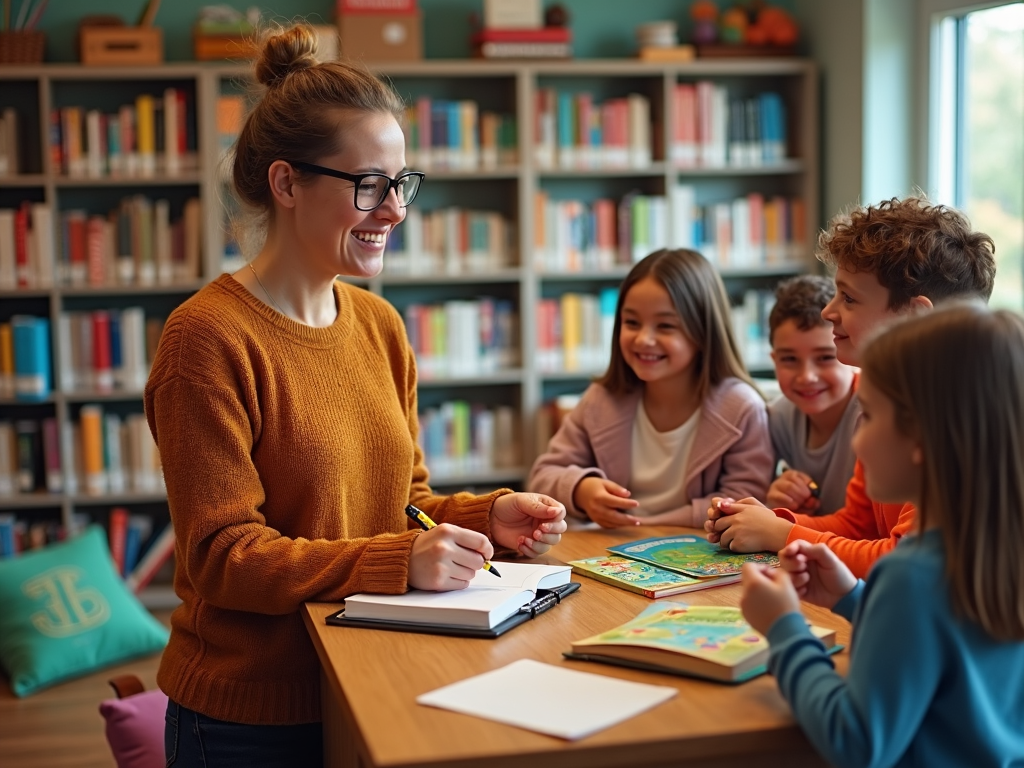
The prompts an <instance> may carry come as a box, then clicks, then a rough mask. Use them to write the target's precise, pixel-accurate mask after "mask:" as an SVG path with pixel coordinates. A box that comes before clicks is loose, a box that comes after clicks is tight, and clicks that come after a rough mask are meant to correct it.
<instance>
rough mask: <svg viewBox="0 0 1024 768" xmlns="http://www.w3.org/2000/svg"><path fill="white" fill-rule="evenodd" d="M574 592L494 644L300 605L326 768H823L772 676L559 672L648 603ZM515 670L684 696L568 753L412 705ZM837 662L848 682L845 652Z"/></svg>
mask: <svg viewBox="0 0 1024 768" xmlns="http://www.w3.org/2000/svg"><path fill="white" fill-rule="evenodd" d="M681 532H683V531H682V530H681V529H679V528H655V527H639V528H632V529H625V528H623V529H617V530H611V531H605V530H598V531H571V532H569V533H568V534H566V535H565V536H564V537H563V539H562V542H561V543H560V544H559V545H558V547H556V548H554V549H553V550H552V551H551V553H550V556H549V557H548V558H545V560H546V561H548V562H555V561H562V562H565V561H567V560H573V559H580V558H583V557H595V556H598V555H600V554H601V553H602V552H603V551H604V548H605V547H607V546H608V545H610V544H616V543H621V542H623V541H629V540H635V539H641V538H646V537H648V536H661V535H675V534H679V533H681ZM573 578H574V580H577V581H580V582H582V584H583V587H582V589H580V590H579V592H577V593H576V594H574V595H572V596H570V597H569V598H567V599H566V601H565V602H564V603H563V604H562V605H560V606H557V607H555V608H553V609H552V610H550V611H548V612H547V613H545V614H543V615H541V616H539V617H538V618H536V619H534V620H533V621H530V622H527V623H526V624H524V625H522V626H520V627H518V628H516V629H515V630H513V631H511V632H509V633H508V634H506V635H504V636H502V637H499V638H497V639H496V640H471V639H465V638H451V637H442V636H437V635H415V634H406V633H401V632H387V631H378V630H368V629H343V628H341V627H331V626H328V625H327V624H325V623H324V617H325V616H327V615H328V614H329V613H331V612H333V611H335V610H337V609H338V608H339V606H338V605H335V604H328V603H307V604H306V606H305V608H306V610H305V611H304V614H303V615H304V618H305V621H306V627H307V629H308V630H309V634H310V636H311V637H312V639H313V643H314V644H315V646H316V649H317V653H318V654H319V656H320V662H321V665H322V667H321V668H322V676H321V683H322V690H323V714H324V748H325V761H324V763H325V766H327V768H339V767H341V766H345V767H346V768H349V767H351V766H374V767H375V768H383V767H384V766H387V767H388V768H392V767H397V766H420V767H426V766H430V767H431V768H433V767H437V766H460V767H465V768H468V767H469V766H479V768H508V767H509V766H530V768H548V767H549V766H550V767H551V768H556V767H557V768H602V767H603V766H627V765H628V766H669V765H695V766H696V765H699V766H715V767H716V768H718V767H719V766H743V768H750V766H752V765H757V766H758V768H766V767H767V766H776V765H777V766H785V767H786V768H794V766H804V765H808V766H810V765H824V763H823V762H822V761H821V759H820V758H818V757H817V755H816V754H815V753H814V751H813V750H812V748H811V746H810V744H809V743H808V741H807V739H806V738H805V737H804V735H803V734H802V733H801V731H800V729H799V727H798V726H797V725H796V724H795V722H794V720H793V718H792V716H791V714H790V711H789V707H788V706H787V705H786V703H785V701H784V700H783V699H782V697H781V696H780V695H779V692H778V690H777V688H776V684H775V679H774V678H773V677H771V676H769V675H764V676H762V677H759V678H757V679H755V680H752V681H750V682H747V683H744V684H742V685H738V686H729V685H722V684H719V683H711V682H704V681H699V680H690V679H686V678H680V677H675V676H671V675H662V674H656V673H652V672H641V671H635V670H630V669H624V668H620V667H614V666H609V665H606V664H594V663H588V662H578V661H568V660H566V659H564V658H563V657H562V651H565V650H568V649H569V646H570V644H571V643H572V641H573V640H578V639H581V638H584V637H589V636H590V635H594V634H597V633H599V632H603V631H605V630H608V629H611V628H612V627H614V626H616V625H618V624H622V623H623V622H625V621H627V620H629V619H631V618H633V617H634V616H636V615H637V614H638V613H640V611H641V610H642V609H643V608H644V607H645V606H647V605H649V604H650V602H651V601H650V600H648V599H647V598H645V597H642V596H640V595H636V594H633V593H632V592H626V591H625V590H621V589H618V588H616V587H612V586H609V585H606V584H602V583H600V582H598V581H595V580H593V579H588V578H585V577H578V576H574V577H573ZM739 594H740V587H739V585H729V586H724V587H717V588H715V589H708V590H701V591H699V592H690V593H687V594H684V595H677V596H675V597H674V598H669V599H675V600H680V601H685V602H688V603H691V604H694V605H737V604H738V601H739ZM804 609H805V613H806V615H807V617H808V618H809V619H810V620H811V621H812V622H813V623H815V624H818V625H820V626H826V627H835V628H836V629H837V630H838V642H840V643H843V644H845V645H848V644H849V640H850V626H849V624H847V623H846V622H845V621H844V620H842V619H841V618H839V617H837V616H834V615H832V614H831V613H829V612H828V611H825V610H822V609H820V608H816V607H814V606H810V605H805V606H804ZM522 658H530V659H536V660H538V661H542V662H545V663H548V664H557V665H564V666H566V667H567V668H570V669H575V670H581V671H586V672H594V673H599V674H602V675H609V676H611V677H618V678H621V679H624V680H636V681H639V682H646V683H652V684H656V685H670V686H674V687H675V688H678V689H679V695H678V696H676V697H674V698H672V699H670V700H669V701H668V702H666V703H664V704H661V705H659V706H657V707H655V708H654V709H651V710H649V711H647V712H644V713H642V714H640V715H639V716H637V717H634V718H632V719H629V720H626V721H624V722H621V723H619V724H618V725H615V726H612V727H611V728H608V729H606V730H603V731H600V732H598V733H596V734H594V735H592V736H589V737H587V738H585V739H581V740H580V741H576V742H567V741H563V740H561V739H558V738H555V737H552V736H546V735H543V734H539V733H534V732H532V731H526V730H521V729H519V728H514V727H512V726H508V725H503V724H501V723H496V722H492V721H490V720H484V719H481V718H475V717H470V716H468V715H461V714H457V713H454V712H448V711H445V710H441V709H435V708H432V707H425V706H421V705H419V704H417V703H416V702H415V699H416V697H417V696H419V695H420V694H422V693H426V692H427V691H432V690H434V689H435V688H440V687H441V686H444V685H448V684H449V683H454V682H456V681H458V680H462V679H464V678H467V677H471V676H473V675H477V674H480V673H482V672H486V671H488V670H492V669H495V668H497V667H502V666H504V665H506V664H509V663H511V662H513V661H515V660H517V659H522ZM835 661H836V666H837V668H838V669H839V670H840V672H842V673H845V672H846V666H847V654H846V652H842V653H840V654H838V655H837V656H836V657H835ZM496 693H497V692H496ZM537 695H538V696H545V695H548V694H546V692H545V689H544V680H537ZM565 706H566V707H567V708H568V707H572V706H573V702H571V701H566V702H565Z"/></svg>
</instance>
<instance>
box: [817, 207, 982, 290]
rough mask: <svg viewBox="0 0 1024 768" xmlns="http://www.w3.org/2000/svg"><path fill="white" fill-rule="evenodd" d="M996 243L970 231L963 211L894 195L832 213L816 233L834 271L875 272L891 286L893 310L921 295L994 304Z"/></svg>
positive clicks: (824, 257)
mask: <svg viewBox="0 0 1024 768" xmlns="http://www.w3.org/2000/svg"><path fill="white" fill-rule="evenodd" d="M994 253H995V244H994V243H993V242H992V238H991V237H989V236H988V235H986V234H984V233H983V232H974V231H972V230H971V223H970V222H969V221H968V220H967V217H966V216H964V215H963V214H962V213H960V211H957V210H956V209H954V208H949V207H947V206H945V205H932V204H931V203H929V202H928V200H926V199H924V198H921V197H908V198H906V199H904V200H899V199H897V198H895V197H894V198H892V199H891V200H883V201H882V202H881V203H879V204H878V205H869V206H867V207H866V208H857V209H855V210H853V211H852V212H851V213H848V214H840V215H839V216H837V217H836V218H834V219H833V220H832V221H831V222H830V223H829V227H828V229H827V230H825V231H823V232H822V233H821V234H820V235H819V237H818V252H817V257H818V259H819V260H820V261H822V262H824V263H825V264H827V265H828V266H829V267H831V268H832V269H835V268H837V267H842V268H843V269H846V270H848V271H850V272H871V273H873V274H875V275H876V276H877V277H878V282H880V283H881V284H882V285H883V286H884V287H885V288H887V289H888V291H889V309H891V310H900V309H903V308H904V307H905V306H907V304H909V303H910V300H911V299H913V298H914V297H915V296H926V297H927V298H929V299H931V301H932V303H933V304H937V303H939V302H940V301H944V300H946V299H951V298H978V299H984V300H985V301H988V297H989V296H990V295H991V294H992V283H993V281H994V279H995V275H996V262H995V257H994Z"/></svg>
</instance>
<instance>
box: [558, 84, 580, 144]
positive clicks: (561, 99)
mask: <svg viewBox="0 0 1024 768" xmlns="http://www.w3.org/2000/svg"><path fill="white" fill-rule="evenodd" d="M573 111H574V104H573V97H572V94H571V93H559V94H558V121H557V123H558V149H559V150H560V151H565V150H567V149H569V150H571V149H572V148H573V147H574V146H575V145H576V131H575V128H576V126H575V121H574V120H573V117H574V114H573Z"/></svg>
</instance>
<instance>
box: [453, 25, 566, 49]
mask: <svg viewBox="0 0 1024 768" xmlns="http://www.w3.org/2000/svg"><path fill="white" fill-rule="evenodd" d="M571 42H572V30H571V29H569V27H540V28H539V29H482V30H480V31H479V32H476V33H474V34H473V37H472V43H473V44H474V45H480V44H482V43H571Z"/></svg>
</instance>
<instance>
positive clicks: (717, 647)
mask: <svg viewBox="0 0 1024 768" xmlns="http://www.w3.org/2000/svg"><path fill="white" fill-rule="evenodd" d="M811 632H813V633H814V635H815V636H816V637H817V638H818V639H819V640H821V641H822V643H824V645H825V647H826V648H829V649H833V648H834V649H836V650H838V648H837V647H836V645H835V643H836V632H835V630H834V629H825V628H822V627H814V626H812V627H811ZM566 655H567V656H569V658H579V659H582V660H586V661H600V662H605V663H608V664H617V665H620V666H627V667H638V668H641V669H650V670H653V671H659V672H667V673H669V674H681V675H689V676H693V677H702V678H707V679H710V680H718V681H720V682H724V683H741V682H744V681H745V680H749V679H750V678H752V677H756V676H757V675H760V674H763V673H764V672H765V671H767V670H766V664H767V662H768V640H767V639H766V638H765V636H764V635H762V634H761V633H760V632H757V631H756V630H754V628H753V627H751V626H750V625H749V624H748V623H747V622H746V620H745V619H744V618H743V614H742V613H741V612H740V609H739V608H732V607H728V606H718V605H687V604H686V603H677V602H674V601H671V600H666V601H664V602H662V603H657V604H655V605H651V606H648V607H647V608H646V609H645V610H644V611H643V612H642V613H641V614H640V615H639V616H637V617H636V618H635V619H633V620H631V621H627V622H626V623H625V624H622V625H620V626H618V627H615V628H614V629H610V630H608V631H607V632H602V633H601V634H599V635H595V636H593V637H588V638H586V639H584V640H577V641H576V642H574V643H573V644H572V653H571V654H566Z"/></svg>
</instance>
